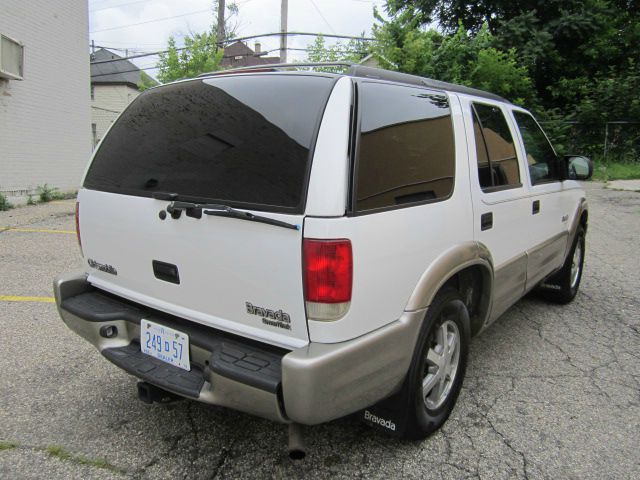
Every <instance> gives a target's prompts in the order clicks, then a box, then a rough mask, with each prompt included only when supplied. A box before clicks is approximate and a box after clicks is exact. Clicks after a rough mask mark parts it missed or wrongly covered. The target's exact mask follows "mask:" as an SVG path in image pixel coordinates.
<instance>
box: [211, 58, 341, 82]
mask: <svg viewBox="0 0 640 480" xmlns="http://www.w3.org/2000/svg"><path fill="white" fill-rule="evenodd" d="M298 67H303V68H313V67H315V68H322V67H347V68H348V67H353V63H351V62H300V63H265V64H262V65H251V66H249V67H237V68H230V69H228V70H216V71H215V72H208V73H201V74H200V75H198V78H200V77H211V76H214V75H225V74H228V73H242V72H245V73H249V72H264V71H269V70H271V71H277V70H286V69H289V68H298Z"/></svg>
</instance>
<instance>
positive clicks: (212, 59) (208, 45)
mask: <svg viewBox="0 0 640 480" xmlns="http://www.w3.org/2000/svg"><path fill="white" fill-rule="evenodd" d="M167 50H168V51H167V53H162V54H160V60H159V61H158V69H159V70H160V72H159V73H158V80H160V81H161V82H162V83H167V82H173V81H175V80H179V79H181V78H190V77H195V76H197V75H200V74H201V73H205V72H212V71H215V70H219V69H220V61H221V60H222V55H223V50H218V48H217V46H216V34H215V32H213V31H212V32H208V33H196V34H194V35H193V36H186V37H184V47H183V48H182V49H180V50H179V49H178V48H177V46H176V41H175V39H174V38H173V37H171V38H169V45H168V48H167Z"/></svg>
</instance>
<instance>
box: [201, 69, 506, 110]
mask: <svg viewBox="0 0 640 480" xmlns="http://www.w3.org/2000/svg"><path fill="white" fill-rule="evenodd" d="M298 67H302V68H323V67H347V68H348V70H347V71H346V72H345V73H344V75H349V76H351V77H358V78H373V79H376V80H386V81H389V82H397V83H404V84H406V85H418V86H422V87H429V88H435V89H437V90H444V91H447V92H455V93H462V94H466V95H473V96H475V97H480V98H487V99H490V100H497V101H499V102H505V103H511V102H509V100H507V99H505V98H503V97H501V96H500V95H496V94H494V93H490V92H485V91H484V90H478V89H476V88H471V87H465V86H464V85H457V84H455V83H448V82H441V81H440V80H434V79H432V78H426V77H420V76H418V75H411V74H408V73H402V72H394V71H391V70H385V69H382V68H374V67H366V66H364V65H359V64H357V63H351V62H301V63H267V64H264V65H253V66H250V67H238V68H232V69H229V70H217V71H215V72H209V73H202V74H200V75H198V78H201V77H211V76H216V75H226V74H230V73H243V72H244V73H250V72H269V71H271V72H275V71H279V70H287V69H291V68H298Z"/></svg>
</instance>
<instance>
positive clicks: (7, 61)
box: [0, 35, 24, 80]
mask: <svg viewBox="0 0 640 480" xmlns="http://www.w3.org/2000/svg"><path fill="white" fill-rule="evenodd" d="M23 76H24V45H22V43H20V42H18V41H17V40H14V39H12V38H9V37H7V36H6V35H0V78H9V79H12V80H22V78H23Z"/></svg>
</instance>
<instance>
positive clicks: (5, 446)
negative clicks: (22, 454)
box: [0, 441, 18, 452]
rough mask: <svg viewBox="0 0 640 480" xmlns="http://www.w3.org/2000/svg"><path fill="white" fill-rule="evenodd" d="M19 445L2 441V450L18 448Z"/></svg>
mask: <svg viewBox="0 0 640 480" xmlns="http://www.w3.org/2000/svg"><path fill="white" fill-rule="evenodd" d="M17 446H18V444H17V443H13V442H5V441H0V452H1V451H2V450H11V449H13V448H16V447H17Z"/></svg>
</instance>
